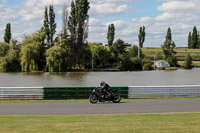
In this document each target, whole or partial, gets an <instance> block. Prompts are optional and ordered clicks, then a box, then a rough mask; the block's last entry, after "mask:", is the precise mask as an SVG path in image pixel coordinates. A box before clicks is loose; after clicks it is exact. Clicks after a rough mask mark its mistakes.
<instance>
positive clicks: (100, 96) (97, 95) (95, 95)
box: [89, 88, 121, 104]
mask: <svg viewBox="0 0 200 133" xmlns="http://www.w3.org/2000/svg"><path fill="white" fill-rule="evenodd" d="M117 91H118V90H110V91H109V92H107V94H106V95H104V94H105V93H103V92H102V90H101V88H95V89H94V90H93V91H92V95H91V96H90V97H89V101H90V103H92V104H95V103H97V102H98V101H99V102H105V101H112V102H113V103H119V102H120V101H121V97H120V95H118V94H114V93H115V92H117Z"/></svg>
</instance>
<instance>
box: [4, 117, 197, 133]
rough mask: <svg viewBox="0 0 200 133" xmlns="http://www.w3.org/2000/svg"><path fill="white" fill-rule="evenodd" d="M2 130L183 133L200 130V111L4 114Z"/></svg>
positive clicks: (19, 132) (13, 132) (10, 132)
mask: <svg viewBox="0 0 200 133" xmlns="http://www.w3.org/2000/svg"><path fill="white" fill-rule="evenodd" d="M0 123H1V124H0V129H1V132H2V133H27V132H28V133H47V132H48V133H55V132H56V133H63V132H65V133H73V132H75V133H94V132H95V133H111V132H114V133H133V132H134V133H159V132H162V133H169V132H170V133H182V132H192V133H197V132H199V131H200V113H181V114H132V115H131V114H130V115H87V116H86V115H83V116H0Z"/></svg>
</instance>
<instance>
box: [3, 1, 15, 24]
mask: <svg viewBox="0 0 200 133" xmlns="http://www.w3.org/2000/svg"><path fill="white" fill-rule="evenodd" d="M0 16H1V17H0V18H1V21H6V20H14V19H17V18H18V13H17V12H16V10H14V9H11V8H10V7H5V6H2V5H0Z"/></svg>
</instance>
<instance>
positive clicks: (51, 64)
mask: <svg viewBox="0 0 200 133" xmlns="http://www.w3.org/2000/svg"><path fill="white" fill-rule="evenodd" d="M66 53H67V50H66V49H63V48H62V47H60V46H58V45H56V46H53V47H51V48H50V49H48V50H47V67H48V69H49V72H65V71H67V66H68V58H69V56H66Z"/></svg>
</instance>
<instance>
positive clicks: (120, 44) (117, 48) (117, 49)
mask: <svg viewBox="0 0 200 133" xmlns="http://www.w3.org/2000/svg"><path fill="white" fill-rule="evenodd" d="M110 49H111V52H113V53H114V54H115V55H116V56H118V55H119V54H124V53H125V52H126V51H125V42H124V41H123V40H121V39H118V40H117V41H116V42H115V43H114V44H113V45H112V47H111V48H110Z"/></svg>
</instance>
